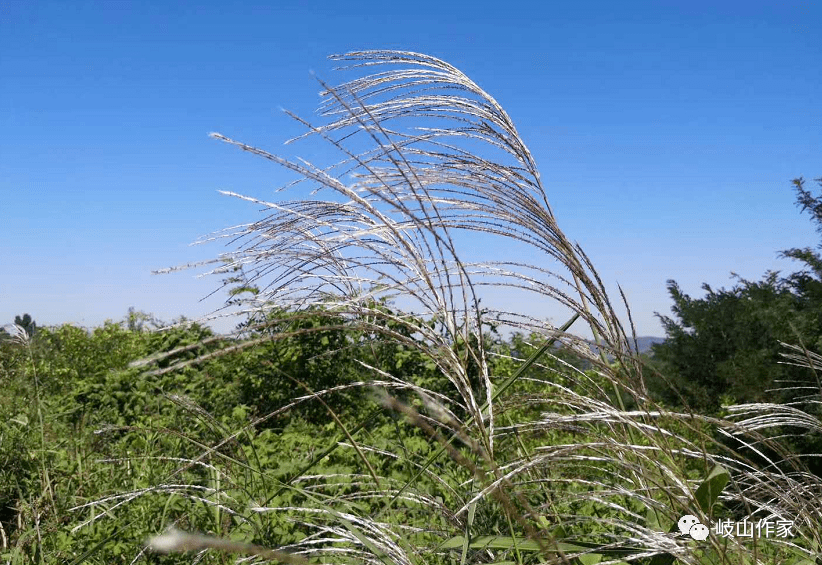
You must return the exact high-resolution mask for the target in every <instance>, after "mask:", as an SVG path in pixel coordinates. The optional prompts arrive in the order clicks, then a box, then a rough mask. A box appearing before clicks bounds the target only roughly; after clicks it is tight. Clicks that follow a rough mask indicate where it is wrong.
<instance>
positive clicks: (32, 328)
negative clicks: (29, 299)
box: [14, 314, 37, 337]
mask: <svg viewBox="0 0 822 565" xmlns="http://www.w3.org/2000/svg"><path fill="white" fill-rule="evenodd" d="M14 323H15V324H16V325H18V326H20V327H21V328H23V329H24V330H25V331H26V335H28V336H29V337H31V336H33V335H34V333H35V332H36V331H37V323H36V322H35V321H34V320H33V319H32V318H31V316H30V315H29V314H23V315H22V316H15V317H14Z"/></svg>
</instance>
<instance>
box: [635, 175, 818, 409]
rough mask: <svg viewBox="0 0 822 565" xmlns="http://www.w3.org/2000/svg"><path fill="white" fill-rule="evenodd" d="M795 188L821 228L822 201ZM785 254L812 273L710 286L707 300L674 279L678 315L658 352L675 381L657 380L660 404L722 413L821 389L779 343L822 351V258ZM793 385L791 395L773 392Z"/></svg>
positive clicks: (806, 252)
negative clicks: (732, 406)
mask: <svg viewBox="0 0 822 565" xmlns="http://www.w3.org/2000/svg"><path fill="white" fill-rule="evenodd" d="M794 184H795V187H796V190H797V193H798V198H797V203H798V204H800V205H801V207H802V209H803V210H809V211H811V213H812V215H813V221H814V222H815V223H817V224H818V226H822V217H820V213H822V198H814V197H813V196H812V195H811V194H810V193H809V192H808V191H806V190H805V188H804V183H803V181H802V179H797V180H796V181H794ZM821 184H822V183H821ZM782 254H783V256H785V257H790V258H793V259H796V260H798V261H801V262H802V263H804V265H805V266H806V267H807V268H806V269H804V270H801V271H798V272H796V273H793V274H791V275H788V276H780V274H779V273H777V272H768V273H766V274H765V276H764V277H763V278H762V280H760V281H748V280H745V279H742V278H741V277H738V276H737V277H736V278H737V281H738V282H737V284H736V285H734V286H733V287H732V288H731V289H720V290H718V291H715V290H713V289H712V288H711V287H710V286H709V285H707V284H705V285H703V289H704V290H705V292H706V295H705V297H704V298H700V299H695V298H691V297H690V296H688V295H687V294H685V293H683V292H682V291H681V290H680V288H679V286H678V285H677V283H676V282H675V281H668V291H669V293H670V295H671V298H672V299H673V302H674V305H673V307H672V310H673V312H674V315H675V317H674V318H671V317H667V316H660V319H661V320H662V323H663V325H664V328H665V333H666V336H667V339H666V341H665V342H664V343H662V344H657V345H654V346H653V352H654V361H655V363H656V364H657V366H658V367H659V368H660V369H661V372H662V373H663V374H666V375H668V376H670V377H671V379H672V381H671V382H665V381H661V380H656V381H652V385H651V386H652V388H653V392H655V393H656V395H657V396H658V397H659V398H661V399H663V400H664V401H665V402H667V403H669V404H674V405H679V404H682V403H683V402H684V403H685V404H687V405H689V406H691V407H693V408H695V409H697V410H700V411H711V412H715V411H717V410H718V408H719V405H720V402H722V401H725V402H731V401H733V402H738V403H745V402H764V401H774V400H775V401H783V402H784V401H792V400H795V397H796V396H797V395H801V394H804V392H797V391H801V389H800V388H798V387H802V386H811V387H814V388H815V385H816V383H815V382H812V381H809V375H808V373H807V371H804V370H801V369H799V368H796V367H792V366H788V365H784V364H780V363H779V361H781V359H782V358H781V355H780V353H781V351H782V348H781V345H780V341H782V342H787V343H796V342H801V343H804V344H805V345H806V346H807V347H809V348H810V349H811V350H820V349H822V278H820V274H822V271H820V270H819V266H820V265H822V258H821V257H820V256H819V254H818V253H817V252H814V251H812V250H810V249H791V250H787V251H784V252H783V253H782ZM670 384H672V385H673V388H671V387H670V386H669V385H670ZM786 387H788V388H791V389H792V390H783V392H780V393H774V392H773V391H774V389H785V388H786ZM680 395H681V396H680Z"/></svg>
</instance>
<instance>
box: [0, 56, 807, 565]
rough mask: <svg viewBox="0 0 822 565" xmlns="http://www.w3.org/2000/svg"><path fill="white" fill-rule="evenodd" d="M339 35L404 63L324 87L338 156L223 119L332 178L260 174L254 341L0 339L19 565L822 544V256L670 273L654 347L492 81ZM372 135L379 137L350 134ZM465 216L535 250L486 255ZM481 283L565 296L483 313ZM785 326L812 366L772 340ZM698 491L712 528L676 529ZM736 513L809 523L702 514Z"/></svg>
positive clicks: (621, 558) (233, 281)
mask: <svg viewBox="0 0 822 565" xmlns="http://www.w3.org/2000/svg"><path fill="white" fill-rule="evenodd" d="M342 58H344V59H347V60H350V61H353V62H354V64H355V66H357V65H360V64H364V65H366V66H374V65H398V64H402V65H404V66H405V67H404V68H402V69H400V70H398V71H397V70H394V71H384V72H380V73H377V74H374V75H370V76H366V77H363V78H359V79H356V80H354V81H351V82H348V83H346V84H345V85H344V87H341V88H338V89H331V88H327V89H326V91H325V92H324V96H325V97H326V100H327V103H326V104H325V105H324V106H323V108H322V114H323V115H324V116H326V117H329V118H331V119H332V122H331V123H330V124H328V125H325V126H321V127H314V126H311V127H309V130H310V132H311V133H312V134H314V135H319V136H321V137H322V138H323V139H324V140H325V141H327V142H329V143H330V144H331V145H332V146H333V147H334V148H336V149H339V150H340V151H341V152H342V153H343V154H344V157H345V159H346V160H345V161H344V162H343V163H336V164H335V165H333V166H328V167H314V166H312V165H310V164H308V163H305V162H304V161H298V162H291V161H287V160H285V159H282V158H279V157H277V156H275V155H271V154H269V153H267V152H265V151H263V150H260V149H256V148H254V147H251V146H248V145H245V144H242V143H239V142H235V141H232V140H230V139H228V138H226V137H224V136H220V135H216V137H217V138H219V139H222V140H224V141H227V142H229V143H231V144H233V145H236V146H238V147H240V148H241V149H242V150H244V151H249V152H251V153H254V154H256V155H260V156H263V157H265V158H267V159H269V160H271V161H274V162H276V163H279V164H281V165H284V166H286V167H287V168H289V169H291V170H292V171H295V172H297V173H298V174H300V175H301V176H302V180H301V182H306V183H308V184H310V185H311V195H312V196H310V197H306V198H303V199H297V200H293V201H287V202H281V203H278V204H268V203H264V202H260V201H258V200H256V199H250V198H249V199H250V200H253V201H254V202H257V203H261V204H263V206H264V207H265V208H266V210H267V211H268V213H269V215H268V216H267V217H266V218H265V219H264V220H262V221H259V222H255V223H252V224H248V225H246V226H241V227H240V228H236V229H235V228H232V229H231V230H230V231H229V232H227V233H226V234H223V235H224V236H225V237H230V238H232V240H234V241H238V242H240V243H239V245H240V248H239V249H238V250H237V251H234V252H230V253H226V254H223V255H221V256H220V257H219V258H217V259H215V261H214V262H213V263H215V264H217V265H218V267H217V268H216V269H215V270H214V273H216V274H218V275H221V276H227V278H224V283H225V284H227V285H229V286H231V289H230V290H229V297H230V298H229V301H230V302H231V303H233V304H234V305H235V306H239V307H241V308H243V309H244V312H245V313H246V315H247V320H246V322H244V323H243V324H242V325H241V326H240V327H239V328H238V330H237V332H235V334H234V335H231V336H216V335H213V334H212V332H211V331H210V330H209V329H208V328H206V327H204V326H202V325H199V324H197V323H187V322H185V321H184V320H181V321H179V323H177V324H174V325H171V326H168V327H164V328H162V329H160V326H165V325H164V324H160V323H159V322H156V321H154V320H152V318H151V317H150V316H148V315H145V314H142V313H139V312H134V311H132V312H130V313H129V315H128V316H127V318H126V319H125V320H124V321H123V322H121V323H114V322H109V323H106V324H104V325H103V326H102V327H99V328H96V329H94V330H92V331H90V332H88V331H86V330H83V329H80V328H76V327H72V326H59V327H38V326H37V324H36V323H35V322H34V320H32V319H31V317H30V316H22V317H18V319H17V320H15V322H16V323H15V324H14V325H13V326H11V327H10V331H9V332H7V333H4V334H2V335H0V379H2V381H0V382H2V385H3V387H4V389H5V392H6V394H4V395H3V396H2V397H0V526H2V528H0V559H2V561H3V563H9V564H18V563H27V564H28V563H52V562H60V563H73V564H79V563H85V562H88V563H101V564H102V563H107V564H108V563H133V562H140V561H145V562H150V563H191V562H194V563H235V562H243V563H250V562H253V563H262V562H287V563H368V564H371V563H374V564H377V563H383V564H385V565H389V564H408V565H412V564H413V565H416V564H422V563H426V564H428V563H434V564H440V563H442V564H446V563H459V564H460V565H464V564H469V563H471V564H473V563H477V564H479V563H493V564H496V565H503V564H505V565H508V564H513V563H516V564H517V565H524V564H531V563H562V564H564V565H591V564H597V563H609V564H614V565H625V564H626V563H632V564H640V565H672V564H673V563H674V562H678V563H682V564H686V565H708V564H711V565H714V564H716V565H719V564H729V563H733V564H736V563H744V564H750V565H753V564H759V563H769V564H770V563H773V564H777V563H779V564H783V563H784V564H788V565H813V564H814V561H816V562H817V563H819V561H820V556H821V555H822V550H821V547H822V528H820V527H819V524H820V517H822V506H821V505H820V497H819V494H820V492H822V478H820V477H819V475H818V474H814V473H812V472H810V471H811V470H810V469H809V468H808V466H807V465H806V463H805V461H803V458H801V457H797V456H796V453H795V449H796V448H798V449H800V450H802V449H805V448H812V447H813V439H812V434H813V433H818V431H819V430H820V429H822V423H820V420H819V418H818V417H817V415H816V413H815V412H814V408H813V406H814V404H813V403H814V402H816V404H815V405H816V406H818V398H819V397H818V393H819V389H818V387H816V388H808V387H806V386H805V385H806V384H807V383H808V382H809V381H808V379H809V376H810V378H814V377H813V376H814V375H815V373H814V371H815V370H817V369H819V368H820V366H822V363H820V362H822V357H814V356H813V355H812V354H811V353H810V352H809V350H808V349H805V348H803V347H802V345H808V346H809V347H810V348H811V349H813V348H815V347H817V346H818V345H819V344H820V339H819V338H820V336H822V331H820V328H819V318H818V311H819V310H818V298H817V297H818V288H819V282H818V281H819V280H820V278H822V277H820V273H822V268H820V267H822V259H820V257H819V256H818V255H817V254H815V253H814V252H812V251H810V250H807V249H806V250H789V251H787V252H785V253H786V255H787V256H789V257H792V258H795V259H798V260H800V261H803V262H804V264H805V265H807V266H808V267H809V268H811V271H809V272H800V273H797V274H795V275H791V276H789V277H786V278H779V276H778V274H773V273H771V274H768V275H766V278H765V280H764V281H763V282H761V283H749V282H747V281H741V283H740V286H739V287H737V288H735V289H732V290H731V291H724V290H723V291H719V292H716V293H714V292H713V291H712V290H710V288H709V287H708V288H706V290H707V291H708V296H707V298H705V299H703V300H692V299H691V298H689V297H687V296H685V295H684V294H682V293H681V292H680V291H679V289H678V287H677V286H676V284H675V283H671V286H670V290H671V292H672V297H673V298H674V303H675V304H674V313H675V315H676V316H677V317H678V320H677V321H674V320H671V319H667V318H666V319H665V324H666V332H667V333H668V341H667V342H666V343H665V344H664V345H663V346H660V347H658V348H656V356H655V357H654V358H653V359H646V360H645V361H646V363H643V362H642V359H640V358H638V357H637V356H636V355H634V354H633V353H632V350H631V339H630V335H629V332H626V331H625V329H624V327H623V325H622V323H621V321H620V320H619V319H618V318H617V316H616V314H615V313H614V309H613V307H612V303H611V300H610V298H609V297H608V294H607V292H606V290H605V287H604V286H603V284H602V281H601V280H600V278H599V275H598V274H597V272H596V271H595V269H594V267H593V265H592V264H591V262H590V261H589V259H588V257H587V256H586V255H585V253H584V252H583V251H582V249H580V248H579V246H576V245H574V244H572V243H571V241H570V240H569V239H568V238H567V237H566V236H565V234H564V233H563V232H562V231H561V230H560V229H559V227H558V225H557V223H556V220H555V218H554V216H553V213H552V212H551V210H550V207H549V206H548V203H547V199H546V198H545V193H544V190H543V188H542V185H541V181H540V178H539V174H538V172H537V170H536V167H535V164H534V163H533V159H532V158H531V155H530V152H529V151H528V149H527V148H526V147H525V145H524V144H523V143H522V141H521V140H520V138H519V136H518V134H517V132H516V129H515V128H514V126H513V124H512V123H511V121H510V118H509V117H508V116H507V114H506V113H505V112H504V111H503V110H502V108H501V107H499V105H498V104H497V103H496V101H494V100H493V98H491V97H490V96H489V95H488V94H487V93H485V92H484V91H483V90H482V89H480V88H479V87H478V86H477V85H476V84H475V83H473V82H472V81H470V79H468V77H466V76H465V75H463V74H462V73H460V72H459V71H458V70H456V69H454V68H453V67H451V66H450V65H448V64H446V63H444V62H442V61H439V60H437V59H434V58H431V57H427V56H425V55H420V54H416V53H403V52H364V53H350V54H348V55H347V56H344V57H342ZM406 118H417V119H421V120H423V122H424V123H426V125H428V123H429V121H434V122H436V121H437V120H440V121H441V122H443V123H445V124H446V126H445V127H442V128H429V127H426V128H424V129H418V130H408V131H406V130H402V131H401V130H400V129H399V126H398V122H399V121H401V120H402V119H406ZM389 124H390V127H389ZM454 124H457V125H454ZM409 131H410V132H411V133H409ZM357 134H362V135H363V136H365V137H366V140H367V141H369V143H371V144H373V145H375V146H376V147H374V148H371V149H366V150H362V149H361V147H359V148H358V149H357V150H356V151H361V152H359V153H358V152H355V151H353V150H352V149H350V148H349V146H346V145H343V143H344V142H345V143H349V144H351V143H352V142H351V139H352V138H353V139H360V138H359V137H356V138H354V137H353V136H355V135H357ZM466 140H467V141H466ZM463 142H465V143H466V144H465V145H460V144H461V143H463ZM478 147H479V148H480V149H482V148H483V147H485V149H486V150H488V151H489V154H488V155H487V156H485V157H481V156H480V155H479V151H478V150H477V148H478ZM494 152H496V153H494ZM335 171H336V172H335ZM351 179H353V180H351ZM297 184H299V183H297ZM797 189H798V192H799V196H800V204H801V205H802V206H803V208H805V209H809V210H811V212H812V213H813V214H814V218H815V221H818V220H819V219H820V218H822V205H819V206H817V204H818V201H817V200H816V199H815V198H814V197H813V196H812V195H810V194H809V193H807V192H805V190H804V186H803V185H802V183H801V182H798V183H797ZM317 193H322V194H323V195H329V193H330V194H331V195H330V196H329V197H328V198H325V199H313V198H314V197H313V195H314V194H317ZM820 225H821V226H822V222H820ZM237 229H240V232H239V233H238V232H237V231H236V230H237ZM460 230H462V231H467V232H469V233H471V234H473V235H474V236H476V237H480V236H487V235H489V234H490V235H493V236H494V237H499V238H506V239H505V241H506V242H507V243H510V244H511V245H524V246H526V247H527V248H528V249H529V250H530V252H531V253H532V254H533V255H535V256H538V257H539V259H538V260H535V261H534V263H533V264H530V265H528V264H521V263H515V262H505V261H491V260H489V261H488V262H485V263H483V262H470V263H469V262H463V261H462V260H461V258H460V254H459V253H458V251H457V247H458V246H457V245H456V243H455V241H454V240H453V239H452V238H451V233H452V232H455V231H460ZM549 262H552V263H551V265H550V267H549V266H546V265H547V264H548V263H549ZM558 272H561V273H562V274H557V273H558ZM484 285H491V286H498V287H502V288H505V289H508V290H511V291H512V292H513V291H519V290H527V291H529V292H532V293H534V294H533V295H532V296H533V297H536V298H538V299H541V300H554V301H556V302H558V303H559V304H561V305H563V306H565V307H566V308H568V310H569V312H570V318H569V319H568V321H567V322H566V323H565V324H564V325H563V326H561V327H557V325H556V324H549V323H547V322H545V321H544V320H536V319H534V318H533V317H529V316H528V315H527V313H515V312H507V311H495V310H493V309H490V308H486V307H481V306H480V299H479V297H478V295H477V294H475V290H476V289H477V288H479V287H480V286H484ZM394 298H396V300H393V299H394ZM409 304H410V306H409ZM576 323H579V324H585V325H586V326H587V328H588V329H589V330H590V332H591V333H592V334H593V335H594V337H595V341H596V348H595V349H592V348H591V347H590V346H589V344H587V343H585V342H584V341H583V340H580V339H579V338H577V337H575V336H574V335H573V331H574V330H575V329H576V328H575V327H574V324H576ZM501 327H508V328H512V329H513V330H514V331H513V333H505V334H500V333H498V329H499V328H501ZM789 330H790V331H791V332H794V333H793V334H790V335H789V334H788V331H789ZM791 335H792V336H794V338H795V339H794V338H792V337H791ZM780 339H784V340H786V341H788V342H793V343H799V344H800V345H799V347H797V348H796V349H794V350H791V351H792V352H793V353H794V354H795V356H794V357H792V358H791V359H790V360H791V361H792V362H794V363H796V364H797V365H799V366H800V367H796V368H785V367H783V366H780V365H778V364H777V363H776V361H777V360H778V357H776V354H777V353H778V352H779V349H778V348H779V347H780V345H779V344H778V340H780ZM557 346H559V347H557ZM783 351H784V349H783ZM786 371H790V372H786ZM786 375H787V376H790V377H791V378H796V379H797V380H798V381H799V382H798V383H791V384H789V385H788V386H792V387H793V390H792V391H788V390H785V391H783V393H784V396H782V397H777V396H776V395H775V394H772V393H768V392H767V388H768V387H771V386H772V385H773V384H776V383H777V382H778V381H779V380H780V379H781V378H782V377H783V376H786ZM810 382H811V383H813V382H814V381H810ZM786 388H787V387H786ZM672 391H673V392H672ZM791 393H793V394H794V395H795V394H797V393H799V394H803V395H805V398H804V399H801V400H803V401H806V402H811V406H810V407H807V406H805V405H804V404H801V403H800V404H796V403H790V404H788V403H785V402H780V401H784V400H786V399H790V398H792V397H791V396H790V394H791ZM723 394H724V395H726V396H725V398H720V397H721V395H723ZM757 400H767V402H755V401H757ZM730 401H737V402H747V404H742V405H739V404H737V405H726V404H725V403H726V402H730ZM797 430H799V431H802V432H803V433H804V432H808V431H809V432H808V433H806V434H805V435H804V436H802V437H801V438H799V439H796V438H794V439H792V440H791V442H792V443H791V442H786V441H785V439H784V435H785V433H787V432H795V431H797ZM791 449H794V451H792V450H791ZM810 454H811V453H809V452H807V450H806V453H805V455H810ZM684 515H692V516H693V521H697V520H698V521H699V522H700V523H701V524H702V527H704V528H705V531H704V534H705V536H707V539H702V540H698V539H697V537H695V536H691V537H689V536H688V535H686V534H687V532H682V534H680V533H679V532H680V528H681V527H682V526H681V525H680V519H681V518H682V517H683V516H684ZM723 520H724V521H726V522H728V523H730V522H731V521H734V522H735V523H737V524H738V523H739V522H740V520H741V521H747V520H754V521H755V520H760V521H762V520H766V521H779V522H781V523H784V522H788V521H789V522H790V524H791V528H792V531H791V532H790V535H788V534H786V535H784V536H767V535H765V536H763V535H759V536H751V537H750V538H746V537H745V536H733V535H723V530H721V529H720V530H711V531H710V532H709V531H708V529H707V527H705V525H706V524H713V523H719V522H720V521H723ZM726 533H727V532H726ZM149 539H150V541H148V540H149Z"/></svg>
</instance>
